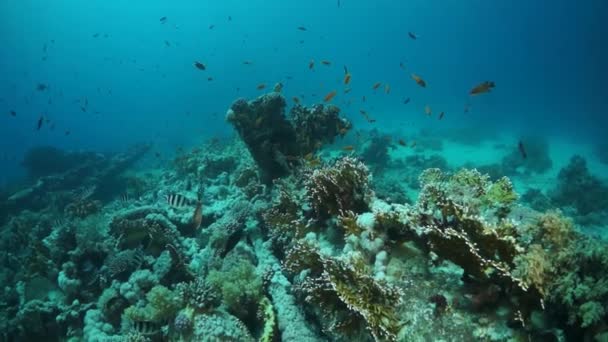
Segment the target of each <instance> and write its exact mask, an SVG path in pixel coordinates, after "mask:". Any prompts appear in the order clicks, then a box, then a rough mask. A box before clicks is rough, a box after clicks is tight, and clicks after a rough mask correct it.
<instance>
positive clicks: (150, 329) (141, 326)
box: [131, 321, 162, 336]
mask: <svg viewBox="0 0 608 342" xmlns="http://www.w3.org/2000/svg"><path fill="white" fill-rule="evenodd" d="M131 328H132V329H133V330H135V331H137V332H138V333H140V334H142V335H146V336H150V335H157V334H160V333H161V328H162V323H158V322H152V321H132V322H131Z"/></svg>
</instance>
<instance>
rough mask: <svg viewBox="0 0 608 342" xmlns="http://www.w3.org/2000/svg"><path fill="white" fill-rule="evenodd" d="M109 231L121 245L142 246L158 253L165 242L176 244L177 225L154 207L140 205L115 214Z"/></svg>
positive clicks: (177, 235)
mask: <svg viewBox="0 0 608 342" xmlns="http://www.w3.org/2000/svg"><path fill="white" fill-rule="evenodd" d="M110 232H111V233H112V235H114V236H115V237H116V238H118V239H119V242H120V243H121V245H123V246H125V247H130V248H138V247H143V248H144V250H145V251H147V252H150V253H153V254H160V251H162V250H163V249H164V248H165V246H166V245H167V244H171V245H174V246H175V245H178V237H179V231H178V230H177V227H176V226H175V225H174V224H173V223H171V222H170V221H169V220H168V219H167V218H166V217H165V216H164V215H163V214H162V211H161V210H160V209H158V208H154V207H140V208H136V209H133V210H128V211H126V212H125V213H123V214H121V215H116V216H115V217H114V218H113V219H112V222H111V223H110Z"/></svg>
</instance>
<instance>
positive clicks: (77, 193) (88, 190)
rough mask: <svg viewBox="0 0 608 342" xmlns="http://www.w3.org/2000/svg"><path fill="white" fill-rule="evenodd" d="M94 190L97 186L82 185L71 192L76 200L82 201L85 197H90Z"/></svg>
mask: <svg viewBox="0 0 608 342" xmlns="http://www.w3.org/2000/svg"><path fill="white" fill-rule="evenodd" d="M95 190H97V186H95V185H90V186H84V187H82V188H79V189H76V190H74V191H73V192H72V194H73V195H74V197H75V199H76V200H78V201H84V200H86V199H87V198H89V197H91V196H92V195H93V194H94V193H95Z"/></svg>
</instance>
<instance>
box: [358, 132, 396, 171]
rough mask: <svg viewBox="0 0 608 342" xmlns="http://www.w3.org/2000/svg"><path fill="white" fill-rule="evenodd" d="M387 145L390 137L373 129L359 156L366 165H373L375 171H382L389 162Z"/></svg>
mask: <svg viewBox="0 0 608 342" xmlns="http://www.w3.org/2000/svg"><path fill="white" fill-rule="evenodd" d="M389 147H391V137H390V136H389V135H382V134H379V133H378V132H377V131H373V132H372V133H371V137H370V139H369V141H367V143H366V144H365V147H364V149H363V153H361V158H363V161H364V162H365V163H366V165H373V168H374V171H375V173H376V172H379V171H382V170H384V169H385V168H386V167H387V166H388V163H389V162H390V157H389V154H388V152H389Z"/></svg>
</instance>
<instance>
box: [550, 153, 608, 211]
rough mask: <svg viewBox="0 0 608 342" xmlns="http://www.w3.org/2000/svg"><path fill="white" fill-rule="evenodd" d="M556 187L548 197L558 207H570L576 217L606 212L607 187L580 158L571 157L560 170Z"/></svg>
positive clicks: (607, 201) (607, 204)
mask: <svg viewBox="0 0 608 342" xmlns="http://www.w3.org/2000/svg"><path fill="white" fill-rule="evenodd" d="M557 181H558V183H557V187H556V188H555V189H554V190H553V191H552V192H551V194H550V195H549V196H550V197H551V200H552V202H553V203H554V204H555V205H557V206H560V207H572V208H574V209H575V210H576V214H577V215H578V216H585V215H589V214H593V213H597V212H602V211H606V210H608V186H607V185H606V184H604V183H602V182H601V181H600V180H599V179H598V178H597V177H595V176H593V175H592V174H591V173H590V172H589V170H588V169H587V163H586V161H585V159H584V158H583V157H581V156H573V157H572V158H571V159H570V163H569V164H568V165H567V166H565V167H564V168H563V169H561V170H560V172H559V175H558V176H557Z"/></svg>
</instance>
